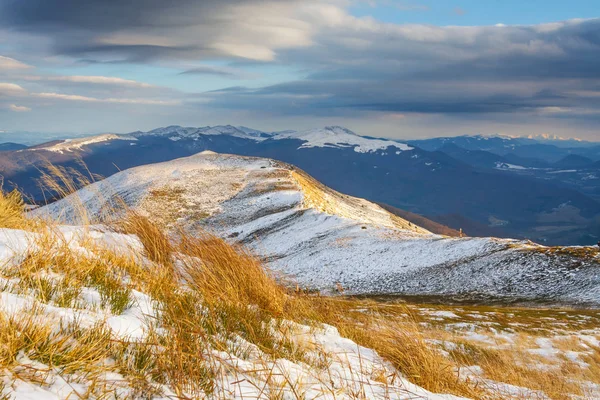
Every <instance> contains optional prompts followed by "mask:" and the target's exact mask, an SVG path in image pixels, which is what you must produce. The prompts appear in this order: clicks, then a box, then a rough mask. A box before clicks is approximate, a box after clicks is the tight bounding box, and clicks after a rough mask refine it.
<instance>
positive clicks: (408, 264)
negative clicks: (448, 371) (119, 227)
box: [33, 151, 600, 304]
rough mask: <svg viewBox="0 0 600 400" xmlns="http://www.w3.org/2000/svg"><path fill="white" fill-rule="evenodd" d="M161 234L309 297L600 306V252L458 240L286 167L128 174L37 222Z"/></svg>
mask: <svg viewBox="0 0 600 400" xmlns="http://www.w3.org/2000/svg"><path fill="white" fill-rule="evenodd" d="M123 203H124V204H125V205H126V206H127V208H128V209H133V210H135V211H137V212H138V213H141V214H143V215H147V216H148V217H149V218H150V219H151V220H153V221H155V222H156V223H157V224H158V225H159V226H164V227H165V228H166V229H167V230H168V229H170V228H171V229H176V227H179V226H183V227H184V229H185V230H186V231H188V232H189V233H191V234H193V233H194V232H196V231H197V230H198V228H204V229H207V228H208V229H211V230H212V231H214V232H215V233H216V234H218V235H220V236H222V237H225V238H228V239H229V240H231V241H235V242H239V243H243V244H245V245H247V246H249V247H251V248H252V249H254V251H256V252H257V253H259V254H260V255H261V256H262V257H263V258H264V259H265V260H266V261H267V265H268V266H269V267H270V268H271V269H273V270H275V271H279V272H282V273H283V274H285V275H287V276H292V277H294V278H295V279H296V280H297V281H298V283H299V284H300V285H301V286H303V287H308V288H311V289H318V290H321V291H332V290H335V288H336V287H339V286H341V287H343V288H344V290H345V291H346V293H349V294H403V295H447V296H451V295H452V296H454V295H461V296H471V297H474V298H502V299H504V300H505V301H522V300H534V299H535V300H536V301H551V302H554V303H569V304H573V303H576V304H600V274H598V269H599V268H600V266H599V263H598V260H597V258H596V257H595V256H596V251H595V250H592V249H586V248H548V247H544V246H539V245H535V244H533V243H531V242H520V241H515V240H501V239H494V238H451V237H446V236H440V235H435V234H432V233H430V232H429V231H427V230H425V229H423V228H421V227H419V226H417V225H415V224H413V223H410V222H408V221H407V220H405V219H403V218H400V217H398V216H396V215H393V214H391V213H389V212H387V211H385V210H384V209H383V208H381V207H380V206H378V205H376V204H373V203H371V202H369V201H366V200H363V199H360V198H355V197H351V196H348V195H345V194H341V193H339V192H337V191H334V190H332V189H330V188H328V187H326V186H325V185H323V184H321V183H320V182H318V181H317V180H315V179H314V178H312V177H311V176H310V175H308V174H307V173H305V172H304V171H302V170H300V169H298V168H296V167H294V166H292V165H290V164H287V163H282V162H280V161H276V160H271V159H264V158H255V157H243V156H236V155H229V154H217V153H214V152H210V151H205V152H202V153H199V154H196V155H193V156H191V157H185V158H180V159H176V160H173V161H169V162H164V163H157V164H150V165H144V166H140V167H136V168H132V169H128V170H125V171H122V172H119V173H117V174H114V175H113V176H111V177H109V178H107V179H105V180H103V181H100V182H97V183H94V184H92V185H90V186H87V187H85V188H83V189H81V190H79V191H78V192H76V193H74V194H72V195H70V196H68V197H66V198H65V199H63V200H60V201H57V202H55V203H53V204H50V205H47V206H44V207H42V208H39V209H37V210H35V211H33V213H34V215H38V216H50V217H53V218H55V219H59V220H62V221H64V222H69V223H78V222H79V221H78V219H79V216H80V215H81V211H82V210H86V213H85V216H86V218H85V220H90V221H91V222H92V223H94V222H95V221H98V222H99V221H102V220H104V219H105V216H106V215H105V211H106V210H110V212H109V214H108V215H109V216H112V217H114V216H115V215H118V212H119V211H118V210H119V209H118V207H117V208H115V205H118V204H123Z"/></svg>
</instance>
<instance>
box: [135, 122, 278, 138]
mask: <svg viewBox="0 0 600 400" xmlns="http://www.w3.org/2000/svg"><path fill="white" fill-rule="evenodd" d="M136 135H138V136H142V135H154V136H166V137H169V138H170V139H172V140H181V139H198V138H199V137H200V136H203V135H227V136H234V137H239V138H244V139H252V140H264V139H266V138H268V137H270V135H269V134H268V133H265V132H261V131H259V130H256V129H250V128H246V127H243V126H242V127H235V126H233V125H217V126H204V127H199V128H195V127H182V126H179V125H171V126H166V127H163V128H157V129H153V130H151V131H148V132H141V133H136Z"/></svg>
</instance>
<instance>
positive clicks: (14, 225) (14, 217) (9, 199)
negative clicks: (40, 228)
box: [0, 187, 30, 229]
mask: <svg viewBox="0 0 600 400" xmlns="http://www.w3.org/2000/svg"><path fill="white" fill-rule="evenodd" d="M29 226H30V222H29V221H28V220H27V218H25V202H24V201H23V198H22V197H21V194H20V193H19V192H18V191H17V190H16V189H15V190H13V191H12V192H10V193H5V192H3V191H2V187H0V228H9V229H24V228H27V227H29Z"/></svg>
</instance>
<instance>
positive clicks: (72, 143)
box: [26, 133, 137, 153]
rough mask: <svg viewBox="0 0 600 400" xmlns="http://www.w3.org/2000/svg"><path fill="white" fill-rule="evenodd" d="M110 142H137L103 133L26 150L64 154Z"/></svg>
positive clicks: (132, 138)
mask: <svg viewBox="0 0 600 400" xmlns="http://www.w3.org/2000/svg"><path fill="white" fill-rule="evenodd" d="M111 140H137V139H135V138H134V137H131V136H128V135H116V134H112V133H105V134H102V135H97V136H90V137H84V138H79V139H67V140H64V141H62V142H60V143H57V144H54V145H51V146H47V147H34V148H29V149H26V150H31V151H35V150H47V151H52V152H55V153H64V152H72V151H74V150H81V148H82V147H83V146H88V145H90V144H95V143H102V142H107V141H111Z"/></svg>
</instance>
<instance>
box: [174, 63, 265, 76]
mask: <svg viewBox="0 0 600 400" xmlns="http://www.w3.org/2000/svg"><path fill="white" fill-rule="evenodd" d="M179 75H214V76H220V77H223V78H229V79H253V78H256V77H257V75H256V74H250V73H247V72H245V71H243V70H241V69H237V68H230V67H214V66H210V65H199V66H196V67H194V68H190V69H188V70H185V71H183V72H181V73H179Z"/></svg>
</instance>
